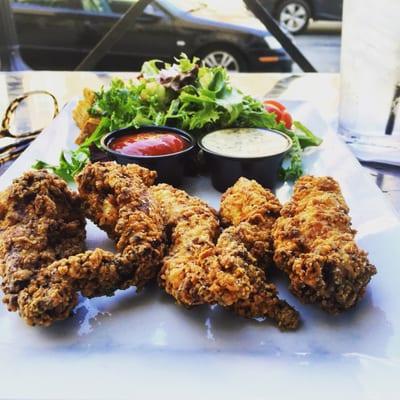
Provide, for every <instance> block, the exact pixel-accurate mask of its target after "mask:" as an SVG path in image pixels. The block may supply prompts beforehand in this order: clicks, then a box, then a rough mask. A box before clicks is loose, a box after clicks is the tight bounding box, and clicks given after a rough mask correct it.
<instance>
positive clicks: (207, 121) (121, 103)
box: [34, 55, 321, 180]
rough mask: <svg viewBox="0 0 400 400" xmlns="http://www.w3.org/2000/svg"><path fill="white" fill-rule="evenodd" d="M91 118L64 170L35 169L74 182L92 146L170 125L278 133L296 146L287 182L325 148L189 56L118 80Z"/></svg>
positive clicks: (102, 94) (285, 171)
mask: <svg viewBox="0 0 400 400" xmlns="http://www.w3.org/2000/svg"><path fill="white" fill-rule="evenodd" d="M89 114H90V115H91V116H93V117H99V118H100V119H101V120H100V124H99V126H98V127H97V129H96V130H95V131H94V132H93V134H92V135H91V136H90V137H88V138H87V139H86V140H85V141H84V142H83V143H82V144H81V145H80V146H79V147H78V148H77V149H75V150H73V151H63V152H62V153H61V155H60V160H59V164H58V165H49V164H47V163H45V162H43V161H38V162H36V164H35V165H34V168H47V169H50V170H52V171H53V172H55V173H56V174H57V175H59V176H61V177H62V178H64V179H65V180H72V179H73V177H74V176H75V175H76V174H77V173H78V172H79V171H80V170H81V169H82V168H83V167H84V166H85V164H86V163H88V162H89V159H90V150H89V149H90V146H92V145H95V146H98V147H100V146H101V145H100V140H101V138H102V137H103V136H104V135H105V134H107V133H108V132H111V131H113V130H116V129H120V128H124V127H127V126H134V127H140V126H144V125H168V126H172V127H177V128H180V129H183V130H186V131H189V132H190V133H192V134H194V135H202V134H204V133H205V132H209V131H212V130H216V129H221V128H237V127H248V128H272V129H276V130H278V131H281V132H283V133H285V134H287V135H288V136H290V138H291V139H292V141H293V146H292V149H291V151H290V152H289V154H288V155H287V158H286V160H285V161H284V162H283V166H282V168H281V178H282V179H283V180H295V179H297V178H298V177H299V176H301V175H302V173H303V168H302V151H303V149H304V148H306V147H309V146H318V145H319V144H320V143H321V139H319V138H318V137H316V136H314V135H313V134H312V133H311V132H310V131H309V130H308V129H307V128H306V127H305V126H304V125H303V124H301V123H300V122H299V121H294V122H293V125H292V128H290V129H288V128H287V127H286V126H285V124H284V123H283V122H278V121H277V118H276V114H274V113H272V112H267V111H266V110H265V108H264V105H263V103H261V102H260V101H258V100H256V99H255V98H253V97H251V96H247V95H245V94H243V93H242V92H241V91H240V90H238V89H236V88H234V87H233V86H232V85H231V83H230V80H229V76H228V73H227V71H226V70H225V69H224V68H222V67H212V68H209V67H205V66H201V65H200V63H199V59H197V58H193V59H189V58H188V57H186V56H185V55H181V57H180V58H179V59H176V61H175V63H174V64H168V63H163V62H161V61H159V60H151V61H147V62H145V63H144V64H143V66H142V69H141V74H140V75H139V77H138V78H137V79H135V80H131V81H127V82H124V81H122V80H121V79H114V80H113V81H112V82H111V86H110V87H109V88H107V89H105V88H103V89H101V90H100V91H99V92H97V93H96V96H95V101H94V103H93V105H92V107H91V108H90V110H89Z"/></svg>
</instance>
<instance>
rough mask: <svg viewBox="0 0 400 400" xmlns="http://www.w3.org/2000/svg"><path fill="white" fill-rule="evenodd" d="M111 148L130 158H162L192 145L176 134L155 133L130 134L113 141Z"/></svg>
mask: <svg viewBox="0 0 400 400" xmlns="http://www.w3.org/2000/svg"><path fill="white" fill-rule="evenodd" d="M109 146H110V148H111V149H113V150H114V151H117V152H118V153H121V154H125V155H128V156H161V155H165V154H173V153H178V152H179V151H182V150H185V149H187V148H188V147H189V146H190V143H189V141H188V140H186V139H185V138H183V137H182V136H180V135H177V134H176V133H163V132H160V131H154V132H144V133H131V134H129V133H128V134H126V135H123V136H120V137H117V138H115V139H114V140H112V142H111V143H110V144H109Z"/></svg>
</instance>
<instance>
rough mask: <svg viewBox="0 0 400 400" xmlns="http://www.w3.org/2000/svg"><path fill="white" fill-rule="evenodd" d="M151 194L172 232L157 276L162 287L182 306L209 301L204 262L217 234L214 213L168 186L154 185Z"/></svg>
mask: <svg viewBox="0 0 400 400" xmlns="http://www.w3.org/2000/svg"><path fill="white" fill-rule="evenodd" d="M151 192H152V194H153V196H154V198H155V199H156V201H157V202H158V203H159V204H160V205H161V209H162V214H163V215H164V219H165V224H166V225H167V229H168V230H169V231H170V232H171V235H170V242H171V243H170V245H169V250H168V255H167V256H166V257H165V258H164V260H163V265H162V268H161V271H160V274H159V282H160V284H161V286H163V287H164V288H165V290H166V292H167V293H169V294H170V295H172V296H173V297H175V299H176V300H177V301H178V302H179V303H181V304H183V305H185V306H193V305H197V304H204V303H208V302H210V301H211V300H210V298H211V293H210V291H209V285H208V282H207V269H208V267H209V266H207V265H206V261H207V258H208V257H210V256H211V255H212V254H213V250H214V243H215V241H216V239H217V237H218V234H219V232H220V228H219V222H218V218H217V215H216V212H215V211H214V210H213V209H211V208H210V207H209V206H208V205H207V204H206V203H204V202H203V201H201V200H200V199H197V198H195V197H191V196H189V195H188V194H187V193H186V192H184V191H183V190H179V189H175V188H174V187H172V186H169V185H167V184H160V185H157V186H153V187H151Z"/></svg>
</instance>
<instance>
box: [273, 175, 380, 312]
mask: <svg viewBox="0 0 400 400" xmlns="http://www.w3.org/2000/svg"><path fill="white" fill-rule="evenodd" d="M348 212H349V209H348V207H347V205H346V202H345V200H344V198H343V196H342V194H341V191H340V187H339V184H338V183H337V182H336V181H335V180H334V179H332V178H330V177H313V176H304V177H302V178H300V179H299V180H298V181H297V182H296V184H295V187H294V195H293V197H292V200H291V201H290V202H288V203H287V204H286V205H285V206H284V207H283V209H282V211H281V217H280V218H279V219H278V220H277V221H276V224H275V227H274V229H273V239H274V246H275V255H274V260H275V262H276V264H277V266H278V267H279V268H281V269H282V270H284V271H285V272H286V273H287V274H288V276H289V279H290V288H291V290H292V292H293V293H294V294H295V295H296V296H297V297H299V298H300V299H301V300H302V301H303V302H305V303H317V304H319V305H320V306H321V307H322V308H323V309H324V310H326V311H328V312H330V313H333V314H337V313H339V312H341V311H344V310H346V309H348V308H351V307H353V306H354V305H355V304H356V303H357V301H358V300H359V299H360V298H361V297H362V296H363V294H364V292H365V289H366V286H367V284H368V282H369V281H370V279H371V277H372V276H373V275H374V274H376V268H375V267H374V266H373V265H372V264H370V263H369V261H368V258H367V253H365V252H364V251H363V250H361V249H360V248H359V247H358V246H357V244H356V243H355V241H354V237H355V233H356V231H355V230H353V229H352V228H351V220H350V217H349V215H348Z"/></svg>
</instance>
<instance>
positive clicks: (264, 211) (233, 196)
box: [216, 178, 300, 329]
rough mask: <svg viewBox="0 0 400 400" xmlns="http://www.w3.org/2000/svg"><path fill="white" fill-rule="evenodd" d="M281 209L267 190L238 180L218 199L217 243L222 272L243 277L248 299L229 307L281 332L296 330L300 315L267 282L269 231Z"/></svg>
mask: <svg viewBox="0 0 400 400" xmlns="http://www.w3.org/2000/svg"><path fill="white" fill-rule="evenodd" d="M280 209H281V205H280V203H279V201H278V199H277V198H276V197H275V196H274V195H273V193H271V192H270V191H269V190H267V189H264V188H263V187H262V186H261V185H259V184H258V183H257V182H256V181H254V180H248V179H246V178H240V179H239V180H238V181H237V182H236V183H235V185H234V186H232V187H231V188H230V189H228V190H227V191H226V192H225V193H224V194H223V196H222V198H221V209H220V216H221V219H222V222H223V224H224V225H231V226H229V227H228V228H226V229H225V230H224V231H223V232H222V234H221V236H220V237H219V239H218V242H217V246H216V249H217V254H218V258H219V262H220V265H221V266H223V269H224V271H225V272H229V273H230V274H237V273H238V271H241V273H245V274H246V276H247V277H248V278H249V283H250V285H249V288H250V292H249V294H248V296H246V297H244V298H243V297H241V298H238V299H236V301H235V302H234V303H233V305H232V307H233V309H234V310H235V312H236V313H238V314H239V315H242V316H245V317H248V318H258V317H269V318H272V319H273V320H275V321H276V322H277V324H278V326H279V327H280V328H281V329H296V328H297V327H298V325H299V322H300V321H299V314H298V313H297V311H295V310H294V309H293V308H292V307H291V306H290V305H289V304H287V303H286V302H285V301H284V300H281V299H279V297H278V292H277V289H276V287H275V285H274V284H272V283H269V282H267V278H266V272H265V268H266V267H267V266H269V264H270V263H271V261H272V254H273V253H272V236H271V229H272V226H273V224H274V223H275V221H276V218H277V217H278V215H279V211H280Z"/></svg>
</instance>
